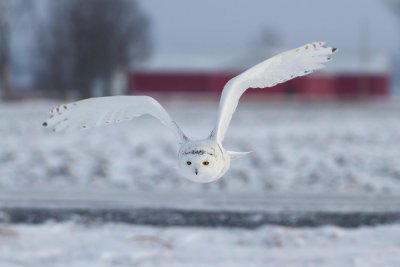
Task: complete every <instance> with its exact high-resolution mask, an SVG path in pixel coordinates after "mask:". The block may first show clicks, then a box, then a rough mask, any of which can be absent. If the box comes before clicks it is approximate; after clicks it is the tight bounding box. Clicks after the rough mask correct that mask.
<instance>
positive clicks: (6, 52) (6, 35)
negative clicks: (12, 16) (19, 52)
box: [0, 0, 12, 100]
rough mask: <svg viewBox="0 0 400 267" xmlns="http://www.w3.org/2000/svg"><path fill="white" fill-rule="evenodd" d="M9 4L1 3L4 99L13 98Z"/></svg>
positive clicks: (0, 73)
mask: <svg viewBox="0 0 400 267" xmlns="http://www.w3.org/2000/svg"><path fill="white" fill-rule="evenodd" d="M8 12H9V6H8V2H6V1H4V0H2V1H0V91H1V95H0V96H1V97H2V98H3V99H6V100H7V99H10V98H11V97H12V91H11V84H10V24H9V14H8Z"/></svg>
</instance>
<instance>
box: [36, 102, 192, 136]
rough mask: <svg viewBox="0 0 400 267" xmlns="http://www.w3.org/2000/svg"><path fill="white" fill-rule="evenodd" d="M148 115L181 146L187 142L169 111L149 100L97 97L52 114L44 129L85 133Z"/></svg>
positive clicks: (56, 109) (61, 108) (70, 105)
mask: <svg viewBox="0 0 400 267" xmlns="http://www.w3.org/2000/svg"><path fill="white" fill-rule="evenodd" d="M145 114H148V115H151V116H153V117H155V118H157V119H159V120H160V121H161V122H162V123H163V124H164V125H165V126H167V127H168V128H170V129H171V130H172V131H173V132H174V133H175V134H176V135H177V136H178V138H179V140H180V142H183V141H185V140H187V138H186V136H185V135H184V134H183V132H182V130H181V129H180V128H179V126H178V125H177V124H176V123H175V121H173V120H172V118H171V117H170V116H169V114H168V113H167V112H166V111H165V109H164V108H163V107H162V106H161V105H160V104H159V103H158V102H157V101H156V100H155V99H154V98H151V97H149V96H110V97H97V98H89V99H85V100H81V101H77V102H73V103H69V104H63V105H60V106H58V107H55V108H53V109H52V110H51V111H50V117H49V119H48V120H47V121H45V122H44V123H43V126H45V127H51V128H52V129H53V131H67V130H85V129H89V128H93V127H99V126H104V125H109V124H114V123H120V122H125V121H130V120H132V119H134V118H136V117H139V116H142V115H145Z"/></svg>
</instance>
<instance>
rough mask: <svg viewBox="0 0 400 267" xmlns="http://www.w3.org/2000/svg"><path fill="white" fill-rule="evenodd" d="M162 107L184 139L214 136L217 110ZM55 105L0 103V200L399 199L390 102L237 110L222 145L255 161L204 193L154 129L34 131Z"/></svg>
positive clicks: (168, 140) (136, 125) (394, 112)
mask: <svg viewBox="0 0 400 267" xmlns="http://www.w3.org/2000/svg"><path fill="white" fill-rule="evenodd" d="M215 100H216V99H215ZM160 102H161V103H162V104H163V105H164V106H165V107H166V109H167V110H168V111H169V112H170V113H171V115H172V116H173V117H174V118H175V119H176V121H177V122H178V123H179V124H180V125H181V126H182V129H183V130H184V131H185V132H186V133H187V134H188V136H189V137H192V138H204V137H206V136H207V135H208V134H209V132H210V130H211V129H212V126H213V123H214V121H215V114H216V111H217V103H216V101H205V100H198V101H195V100H193V101H171V100H169V101H168V100H161V101H160ZM56 104H59V103H56V102H49V101H30V102H23V103H0V118H1V120H0V136H1V138H0V148H1V149H0V190H2V189H7V190H12V189H24V188H26V189H30V190H31V189H35V188H39V189H43V188H49V189H51V190H53V189H54V190H57V189H60V188H62V189H63V190H66V189H72V190H74V189H85V188H88V187H90V188H91V189H92V190H93V189H94V190H96V188H97V189H99V190H100V189H110V188H111V189H121V190H125V191H132V192H135V191H136V192H137V191H140V192H174V193H176V192H186V193H187V192H200V193H203V192H228V193H250V194H253V193H263V192H284V193H286V192H288V193H290V192H316V193H326V192H329V193H350V194H352V193H376V194H400V142H399V140H400V116H399V114H400V103H398V102H395V101H390V102H384V103H350V102H348V103H340V104H339V103H319V104H315V103H305V102H303V103H282V102H271V101H258V102H249V101H242V102H241V103H240V104H239V109H238V110H237V112H236V114H235V115H234V119H233V122H232V124H231V127H230V128H229V130H228V136H227V139H226V143H225V145H226V147H227V148H228V149H231V150H236V151H254V152H253V153H252V154H251V155H250V156H248V157H245V158H242V159H239V160H237V161H235V162H233V164H232V168H231V170H230V171H229V172H228V173H227V174H226V175H225V177H224V178H223V179H221V180H220V181H219V182H216V183H213V184H207V185H200V184H195V183H192V182H189V181H187V180H185V179H184V178H181V177H179V175H178V173H177V171H176V169H175V167H174V166H175V160H176V153H177V145H176V142H175V140H174V137H173V135H172V134H171V133H169V132H168V130H167V129H166V128H164V127H163V126H162V125H160V124H159V123H158V122H157V121H156V120H154V119H152V118H147V117H145V118H140V119H138V120H136V121H134V122H129V123H125V124H121V125H117V126H115V127H105V128H101V129H100V128H99V129H95V130H87V131H83V132H78V133H73V134H53V133H49V132H46V131H45V130H44V129H43V128H42V127H41V123H42V121H43V120H44V119H45V118H46V117H47V111H48V110H49V109H50V108H51V107H52V106H54V105H56Z"/></svg>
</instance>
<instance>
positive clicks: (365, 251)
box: [0, 222, 400, 267]
mask: <svg viewBox="0 0 400 267" xmlns="http://www.w3.org/2000/svg"><path fill="white" fill-rule="evenodd" d="M0 266H2V267H19V266H29V267H39V266H40V267H61V266H63V267H64V266H68V267H87V266H96V267H105V266H109V267H110V266H121V267H123V266H146V267H150V266H158V267H160V266H168V267H175V266H182V267H183V266H190V267H196V266H214V267H227V266H229V267H234V266H238V267H239V266H240V267H243V266H252V267H257V266H260V267H261V266H262V267H264V266H270V267H292V266H296V267H303V266H310V267H350V266H352V267H353V266H354V267H376V266H383V267H395V266H400V226H399V225H389V226H379V227H363V228H358V229H352V230H348V229H341V228H337V227H331V226H327V227H321V228H300V229H298V228H286V227H278V226H265V227H263V228H260V229H257V230H241V229H206V228H181V227H172V228H155V227H141V226H130V225H125V224H92V225H82V224H75V223H73V222H66V223H47V224H42V225H24V224H23V225H2V226H1V225H0Z"/></svg>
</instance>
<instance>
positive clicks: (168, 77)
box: [130, 53, 390, 99]
mask: <svg viewBox="0 0 400 267" xmlns="http://www.w3.org/2000/svg"><path fill="white" fill-rule="evenodd" d="M198 57H200V56H198ZM178 58H179V57H178ZM201 59H202V60H201V61H199V60H196V58H192V59H186V60H184V63H180V64H179V60H175V61H174V58H173V57H172V58H171V59H170V60H165V59H164V62H163V63H161V64H160V62H157V59H156V60H155V61H154V60H153V61H152V62H151V63H149V64H147V66H144V67H142V68H140V69H139V70H137V71H135V72H134V73H132V74H131V77H130V90H131V92H135V93H138V92H139V93H144V94H145V93H150V92H157V93H165V94H168V93H220V92H221V90H222V88H223V86H224V85H225V83H226V82H227V81H228V80H229V79H231V78H232V77H234V76H236V75H238V74H239V73H240V72H241V70H244V69H246V67H241V68H240V67H239V64H237V65H235V66H227V65H226V64H222V63H221V62H223V61H219V64H218V62H217V64H216V59H215V57H209V58H207V57H204V56H201ZM180 60H182V56H180ZM258 61H261V60H258ZM161 62H162V61H161ZM172 62H173V63H174V64H172ZM177 62H178V63H177ZM199 62H200V63H199ZM210 63H212V64H210ZM255 63H256V62H255ZM362 63H363V64H358V63H357V60H354V59H352V58H351V57H349V56H347V57H344V56H342V57H340V53H339V54H337V55H336V57H335V58H334V60H332V61H331V62H330V63H329V64H328V68H326V69H325V70H323V71H318V72H316V73H315V74H311V75H308V76H304V77H299V78H295V79H293V80H290V81H287V82H285V83H282V84H278V85H276V86H274V87H272V88H268V89H266V90H260V89H256V90H249V91H247V92H248V93H253V94H266V95H269V94H270V95H271V94H272V95H296V96H300V97H306V98H311V99H324V98H366V97H382V96H387V95H388V94H389V92H390V68H389V64H388V60H387V58H386V57H382V56H377V57H374V58H372V57H370V60H369V61H365V60H364V61H363V62H362ZM234 67H236V68H237V69H241V70H233V69H234Z"/></svg>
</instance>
